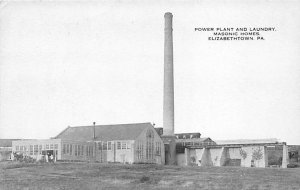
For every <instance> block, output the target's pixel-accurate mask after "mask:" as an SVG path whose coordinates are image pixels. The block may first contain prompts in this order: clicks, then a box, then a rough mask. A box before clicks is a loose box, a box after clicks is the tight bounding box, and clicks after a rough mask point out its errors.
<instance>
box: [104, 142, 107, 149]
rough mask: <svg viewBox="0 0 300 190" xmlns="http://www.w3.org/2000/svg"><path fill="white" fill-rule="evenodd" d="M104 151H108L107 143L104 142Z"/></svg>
mask: <svg viewBox="0 0 300 190" xmlns="http://www.w3.org/2000/svg"><path fill="white" fill-rule="evenodd" d="M103 150H107V142H103Z"/></svg>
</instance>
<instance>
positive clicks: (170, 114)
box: [163, 12, 174, 136]
mask: <svg viewBox="0 0 300 190" xmlns="http://www.w3.org/2000/svg"><path fill="white" fill-rule="evenodd" d="M172 18H173V15H172V13H169V12H167V13H165V44H164V45H165V46H164V100H163V101H164V105H163V128H164V132H163V133H164V135H168V136H172V135H174V77H173V34H172V33H173V28H172Z"/></svg>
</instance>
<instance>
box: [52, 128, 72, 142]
mask: <svg viewBox="0 0 300 190" xmlns="http://www.w3.org/2000/svg"><path fill="white" fill-rule="evenodd" d="M69 128H70V126H68V127H67V128H65V129H64V130H62V131H61V132H60V133H59V134H58V135H56V136H55V137H52V138H51V139H56V138H57V137H58V136H59V135H61V134H63V133H64V132H65V131H66V130H68V129H69Z"/></svg>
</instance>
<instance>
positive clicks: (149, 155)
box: [136, 141, 161, 160]
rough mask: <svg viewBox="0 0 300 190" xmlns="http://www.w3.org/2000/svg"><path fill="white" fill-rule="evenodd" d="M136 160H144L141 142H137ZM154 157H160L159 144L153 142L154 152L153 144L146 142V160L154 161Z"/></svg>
mask: <svg viewBox="0 0 300 190" xmlns="http://www.w3.org/2000/svg"><path fill="white" fill-rule="evenodd" d="M136 153H137V159H138V160H143V159H144V144H143V141H137V149H136ZM154 156H161V142H155V152H154V143H153V142H152V141H147V142H146V159H154Z"/></svg>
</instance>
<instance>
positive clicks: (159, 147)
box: [155, 142, 161, 156]
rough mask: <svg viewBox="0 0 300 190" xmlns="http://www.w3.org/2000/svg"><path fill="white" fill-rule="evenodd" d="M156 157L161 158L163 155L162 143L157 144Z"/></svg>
mask: <svg viewBox="0 0 300 190" xmlns="http://www.w3.org/2000/svg"><path fill="white" fill-rule="evenodd" d="M155 145H156V155H157V156H160V155H161V143H160V142H156V143H155Z"/></svg>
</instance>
